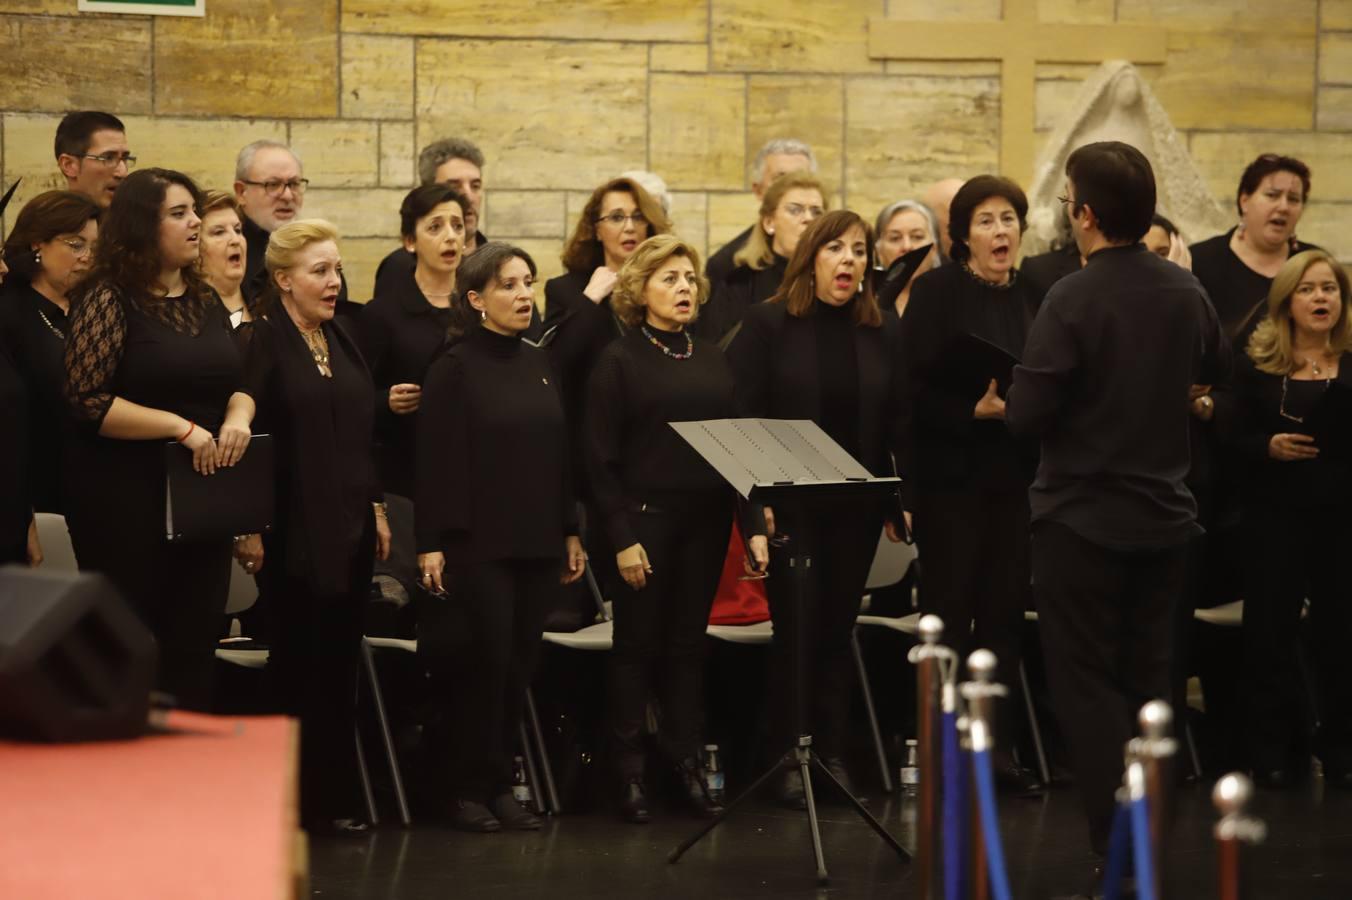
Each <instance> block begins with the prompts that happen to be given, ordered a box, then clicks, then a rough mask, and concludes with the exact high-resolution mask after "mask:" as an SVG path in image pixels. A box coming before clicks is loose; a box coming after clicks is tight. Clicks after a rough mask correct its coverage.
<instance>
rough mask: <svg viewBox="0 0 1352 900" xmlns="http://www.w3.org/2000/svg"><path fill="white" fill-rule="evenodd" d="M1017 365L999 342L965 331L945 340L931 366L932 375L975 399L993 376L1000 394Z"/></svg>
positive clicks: (1013, 356) (1007, 385) (1016, 361)
mask: <svg viewBox="0 0 1352 900" xmlns="http://www.w3.org/2000/svg"><path fill="white" fill-rule="evenodd" d="M1018 364H1019V358H1018V357H1017V356H1015V355H1014V354H1012V353H1010V352H1009V351H1008V350H1006V349H1005V348H1004V347H1001V346H1000V345H999V344H995V343H992V342H991V341H988V340H986V339H985V338H982V337H977V336H976V335H974V334H971V333H967V332H964V333H962V334H959V335H958V336H957V337H955V338H953V340H951V341H949V342H948V345H947V346H946V347H945V348H944V351H943V352H942V353H940V354H939V355H938V356H937V357H935V358H934V361H933V363H932V364H931V369H932V370H933V371H932V374H933V376H934V377H935V378H937V379H939V380H941V381H944V382H946V383H949V384H952V385H954V389H955V390H956V391H957V392H958V393H960V394H962V395H963V396H967V395H968V394H970V395H972V397H973V398H974V401H973V402H975V398H979V397H981V395H982V394H984V393H986V389H987V388H988V387H989V386H990V383H991V379H992V378H993V379H995V382H996V385H997V387H999V389H1000V394H1001V396H1003V395H1004V393H1005V391H1007V390H1009V385H1010V382H1011V381H1013V379H1014V367H1015V366H1017V365H1018Z"/></svg>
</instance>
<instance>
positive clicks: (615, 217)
mask: <svg viewBox="0 0 1352 900" xmlns="http://www.w3.org/2000/svg"><path fill="white" fill-rule="evenodd" d="M602 222H605V223H607V224H609V225H613V226H615V227H616V228H623V227H624V223H625V222H633V223H634V227H635V228H637V227H639V226H640V225H647V224H648V217H647V216H645V215H643V213H641V212H636V213H630V214H629V215H627V216H626V215H625V214H624V213H622V212H613V213H611V214H610V215H608V216H601V218H599V219H597V220H596V224H598V225H599V224H601V223H602Z"/></svg>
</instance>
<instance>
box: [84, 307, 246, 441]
mask: <svg viewBox="0 0 1352 900" xmlns="http://www.w3.org/2000/svg"><path fill="white" fill-rule="evenodd" d="M129 314H131V315H140V316H144V317H145V318H146V319H149V320H150V321H151V322H152V323H155V324H158V325H160V326H163V327H164V328H167V329H169V330H170V331H172V332H174V333H175V334H178V335H180V336H183V337H189V338H197V337H199V336H200V335H201V334H202V330H203V328H204V327H206V326H207V324H208V323H212V324H213V325H221V324H222V323H224V322H225V313H224V308H223V307H222V306H221V303H220V302H219V301H218V300H216V299H215V297H214V296H213V295H212V294H211V293H210V292H209V291H208V292H204V293H203V294H201V295H194V294H187V295H183V296H179V297H163V298H151V297H145V298H138V297H133V296H131V295H129V294H127V293H125V292H124V291H123V290H122V289H121V288H119V287H117V286H116V285H111V284H104V285H100V286H99V287H97V288H95V289H94V291H93V292H91V293H90V294H88V295H86V296H85V298H84V299H83V300H82V301H80V302H79V303H78V304H77V305H76V306H75V308H74V309H73V310H72V312H71V316H70V332H69V337H68V338H67V341H66V398H67V399H68V400H69V402H70V404H71V406H72V407H73V408H74V411H75V416H76V418H77V419H79V420H82V421H83V422H85V423H88V425H89V426H90V427H91V428H92V430H93V431H97V430H98V428H99V426H100V425H101V424H102V423H103V417H104V416H106V415H107V414H108V408H109V407H110V406H112V404H113V397H114V396H115V395H118V394H121V393H123V392H122V390H120V389H118V388H116V387H115V386H114V385H115V382H116V381H117V376H118V371H119V367H120V366H121V364H122V359H123V354H124V353H125V351H126V349H127V346H128V315H129ZM226 327H227V328H228V326H226ZM235 365H236V380H237V372H238V358H236V359H235ZM165 375H166V376H171V373H170V372H165ZM198 384H200V383H199V382H198V381H197V379H188V383H180V384H179V385H178V387H177V389H169V390H166V391H164V392H163V393H164V394H166V395H173V394H179V395H181V397H182V398H183V399H184V400H185V401H188V406H193V405H196V404H193V403H191V401H190V399H189V398H191V397H192V395H193V393H194V392H195V387H196V386H197V385H198ZM232 389H233V388H232ZM228 398H229V392H227V393H226V394H225V399H228ZM127 399H129V400H134V399H135V398H134V397H132V396H128V397H127ZM214 399H215V398H214ZM137 402H145V401H137ZM146 405H150V406H156V407H157V408H161V409H164V408H172V407H174V406H176V404H172V403H165V404H163V405H161V404H158V403H154V402H148V403H146ZM173 411H175V412H179V413H180V414H181V415H186V416H187V417H188V418H191V419H193V420H194V421H196V420H197V417H196V416H192V415H188V414H187V412H184V411H183V410H180V409H177V408H174V409H173ZM223 414H224V405H223V404H222V405H221V408H220V409H218V410H214V412H212V413H209V414H207V415H205V416H202V417H201V418H203V419H205V420H206V421H204V422H203V423H202V424H207V425H213V424H217V423H219V421H220V418H221V416H222V415H223ZM213 430H214V429H213Z"/></svg>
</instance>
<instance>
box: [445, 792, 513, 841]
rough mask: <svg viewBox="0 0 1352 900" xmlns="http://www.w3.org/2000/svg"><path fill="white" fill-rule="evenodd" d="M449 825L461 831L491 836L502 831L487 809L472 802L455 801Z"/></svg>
mask: <svg viewBox="0 0 1352 900" xmlns="http://www.w3.org/2000/svg"><path fill="white" fill-rule="evenodd" d="M451 825H453V826H454V827H456V828H458V829H460V830H461V831H473V832H475V833H477V834H492V833H493V832H495V831H501V830H502V823H501V822H499V821H498V820H497V817H496V816H494V815H493V813H491V812H489V810H488V807H487V806H484V805H483V804H482V803H476V802H475V801H473V800H457V801H455V803H454V804H453V805H452V807H451Z"/></svg>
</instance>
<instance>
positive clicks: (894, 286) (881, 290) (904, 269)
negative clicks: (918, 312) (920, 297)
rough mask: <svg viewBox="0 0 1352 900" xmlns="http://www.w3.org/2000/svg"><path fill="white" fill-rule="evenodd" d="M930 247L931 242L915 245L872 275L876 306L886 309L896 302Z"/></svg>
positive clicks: (913, 277)
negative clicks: (921, 245)
mask: <svg viewBox="0 0 1352 900" xmlns="http://www.w3.org/2000/svg"><path fill="white" fill-rule="evenodd" d="M932 249H934V245H933V244H926V245H925V246H923V247H916V248H915V249H914V250H912V251H910V252H909V253H903V254H902V255H901V256H898V257H897V258H896V259H894V260H892V264H891V265H890V266H888V267H887V269H886V270H885V271H882V272H879V273H877V274H876V275H875V276H874V280H873V292H874V294H876V295H877V297H878V306H880V307H881V308H883V309H887V308H889V307H891V306H894V305H895V304H896V302H897V298H898V297H900V296H901V292H902V291H904V290H906V285H908V284H910V283H911V281H912V280H914V279H915V273H916V272H918V271H919V270H920V266H921V265H922V264H923V263H924V262H925V257H927V256H929V254H930V250H932Z"/></svg>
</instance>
